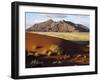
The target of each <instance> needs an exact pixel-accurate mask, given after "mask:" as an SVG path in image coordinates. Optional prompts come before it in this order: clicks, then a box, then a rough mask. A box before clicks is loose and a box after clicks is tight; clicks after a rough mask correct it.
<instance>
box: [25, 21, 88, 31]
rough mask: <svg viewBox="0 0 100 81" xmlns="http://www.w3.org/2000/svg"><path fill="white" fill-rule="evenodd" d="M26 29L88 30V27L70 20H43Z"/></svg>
mask: <svg viewBox="0 0 100 81" xmlns="http://www.w3.org/2000/svg"><path fill="white" fill-rule="evenodd" d="M27 31H36V32H89V28H88V27H86V26H84V25H82V24H75V23H73V22H70V21H65V20H62V21H58V22H55V21H53V20H51V19H50V20H48V21H45V22H41V23H37V24H34V25H33V26H31V27H30V28H28V29H27Z"/></svg>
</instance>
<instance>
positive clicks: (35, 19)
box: [26, 12, 90, 28]
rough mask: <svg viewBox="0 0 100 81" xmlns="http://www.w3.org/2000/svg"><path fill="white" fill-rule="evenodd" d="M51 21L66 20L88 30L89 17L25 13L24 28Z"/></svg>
mask: <svg viewBox="0 0 100 81" xmlns="http://www.w3.org/2000/svg"><path fill="white" fill-rule="evenodd" d="M49 19H52V20H54V21H60V20H66V21H71V22H74V23H76V24H83V25H85V26H87V27H88V28H89V25H90V16H89V15H76V14H74V15H71V14H49V13H34V12H31V13H30V12H27V13H26V28H29V27H30V26H32V25H34V24H35V23H39V22H43V21H46V20H49Z"/></svg>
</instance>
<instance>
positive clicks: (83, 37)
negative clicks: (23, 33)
mask: <svg viewBox="0 0 100 81" xmlns="http://www.w3.org/2000/svg"><path fill="white" fill-rule="evenodd" d="M30 33H36V34H41V35H46V36H52V37H58V38H62V39H65V40H72V41H89V32H69V33H68V32H67V33H66V32H30Z"/></svg>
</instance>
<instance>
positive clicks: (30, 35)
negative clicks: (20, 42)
mask: <svg viewBox="0 0 100 81" xmlns="http://www.w3.org/2000/svg"><path fill="white" fill-rule="evenodd" d="M25 40H26V42H25V43H26V50H25V51H26V65H25V67H26V68H35V67H56V66H57V67H58V66H79V65H89V28H88V27H86V26H84V25H82V24H76V23H73V22H71V21H65V20H61V21H57V22H56V21H53V20H52V19H50V20H47V21H45V22H40V23H36V24H34V25H32V26H31V27H29V28H28V29H26V39H25Z"/></svg>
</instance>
